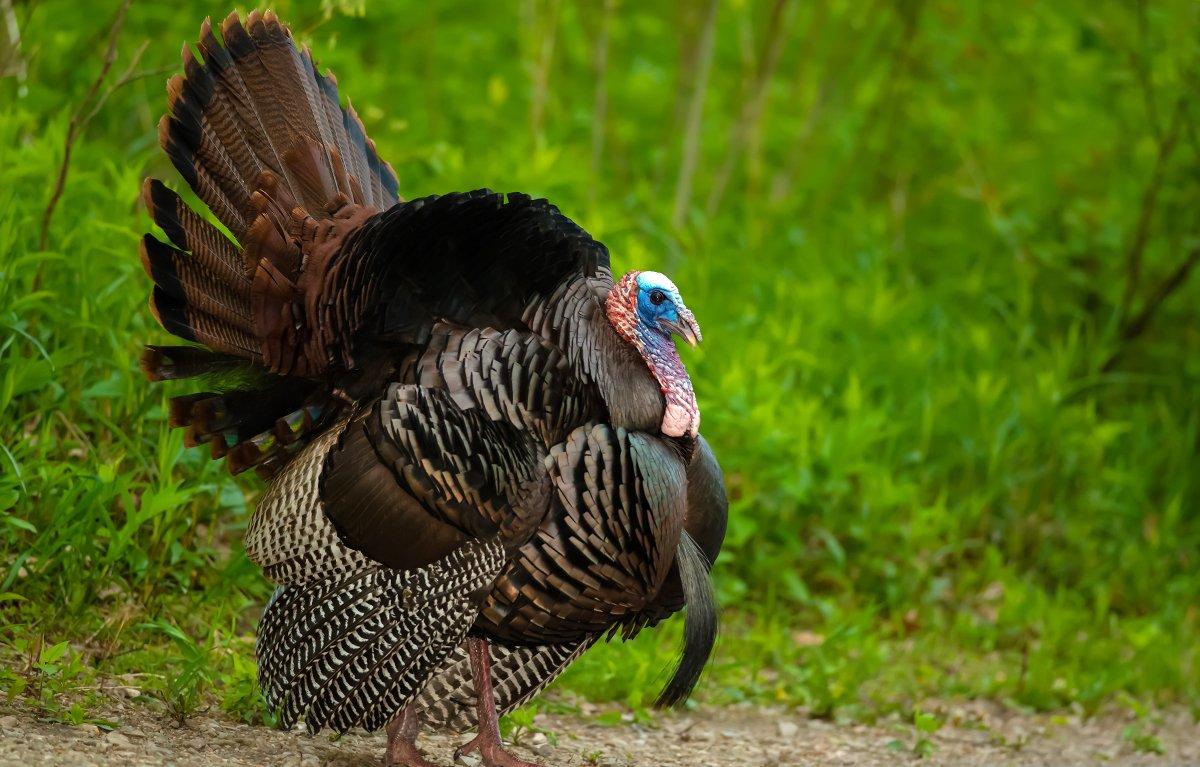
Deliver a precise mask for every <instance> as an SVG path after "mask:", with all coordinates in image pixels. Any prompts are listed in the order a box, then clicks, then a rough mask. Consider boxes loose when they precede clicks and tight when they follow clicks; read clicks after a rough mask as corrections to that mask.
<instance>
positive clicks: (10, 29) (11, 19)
mask: <svg viewBox="0 0 1200 767" xmlns="http://www.w3.org/2000/svg"><path fill="white" fill-rule="evenodd" d="M0 13H3V14H4V30H5V39H6V40H8V44H9V45H10V46H12V47H11V50H10V52H9V56H8V57H7V58H6V59H5V61H4V68H3V69H0V75H8V74H13V75H16V78H17V85H18V86H19V87H20V88H24V87H25V78H26V76H27V75H28V68H27V67H26V64H25V57H24V56H23V55H21V25H20V24H19V23H18V22H17V12H16V10H15V9H14V8H13V4H12V0H0Z"/></svg>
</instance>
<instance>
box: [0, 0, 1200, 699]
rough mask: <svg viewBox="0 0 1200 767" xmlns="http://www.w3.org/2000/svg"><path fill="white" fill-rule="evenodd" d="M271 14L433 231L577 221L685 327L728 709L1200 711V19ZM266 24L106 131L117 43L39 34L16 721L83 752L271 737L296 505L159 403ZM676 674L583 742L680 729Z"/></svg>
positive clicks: (28, 11) (3, 463)
mask: <svg viewBox="0 0 1200 767" xmlns="http://www.w3.org/2000/svg"><path fill="white" fill-rule="evenodd" d="M274 7H275V9H276V10H277V11H278V12H279V14H280V15H281V16H282V17H283V18H284V19H285V20H286V21H288V22H289V23H290V24H291V25H292V28H293V30H294V31H295V34H296V36H297V37H298V39H300V40H301V41H302V42H304V43H307V44H309V45H311V46H312V48H313V49H314V51H315V53H316V56H317V58H318V60H319V61H320V62H321V64H322V65H323V66H329V67H331V68H333V70H334V71H335V72H336V73H337V75H338V78H339V81H340V83H341V87H342V95H343V98H345V97H351V98H352V99H353V101H354V103H355V105H356V106H357V108H358V109H359V111H360V113H361V114H362V117H363V119H364V121H365V122H366V124H367V127H368V130H369V133H370V135H371V136H372V137H373V138H374V139H375V141H376V142H377V143H378V145H379V149H380V153H381V154H382V155H383V156H384V157H386V158H387V159H389V160H390V161H391V163H392V164H393V165H394V166H395V168H396V170H397V172H398V174H399V177H400V184H401V192H402V194H404V195H405V196H406V197H415V196H421V195H426V194H431V193H438V192H445V191H450V190H465V189H472V188H477V187H481V186H488V187H491V188H493V189H497V190H501V191H510V190H519V191H525V192H529V193H532V194H535V195H542V196H546V197H548V198H549V199H551V200H552V201H554V202H555V203H557V204H558V205H559V206H560V207H561V208H562V210H563V211H564V212H565V213H566V214H567V215H569V216H571V217H572V218H574V219H575V220H576V221H578V222H580V223H581V224H582V225H583V226H584V227H585V228H587V229H588V230H589V231H590V232H591V233H592V234H593V235H595V236H596V237H597V238H599V239H601V240H603V241H604V242H605V243H606V244H607V245H608V246H609V247H610V249H611V251H612V253H613V256H614V260H615V265H616V267H617V268H618V269H621V270H624V269H626V268H633V267H637V268H655V269H660V270H662V271H665V272H667V273H668V274H670V275H671V276H672V277H673V278H674V279H675V281H676V282H677V283H678V284H679V285H680V286H681V288H682V291H683V294H684V296H685V297H686V299H687V301H688V304H689V305H690V306H691V307H692V308H693V309H694V310H695V313H696V315H697V317H698V318H699V319H700V322H701V324H702V326H703V329H704V335H705V343H704V345H703V346H702V347H701V348H700V349H699V350H697V351H695V352H692V351H685V357H686V362H687V363H688V366H689V368H690V370H691V371H692V374H693V379H694V380H695V383H696V389H697V391H698V392H699V398H700V402H701V408H702V411H703V413H704V427H703V428H704V432H705V434H706V435H707V437H708V438H709V440H710V441H711V442H712V444H713V445H714V447H715V449H716V451H717V454H718V456H719V458H720V460H721V463H722V464H723V466H724V468H725V471H726V477H727V481H728V488H729V492H730V496H731V499H732V507H731V520H730V528H729V536H728V539H727V541H726V549H725V552H724V553H723V555H722V557H721V559H720V561H719V563H718V566H717V569H716V577H717V583H718V588H719V592H720V596H721V599H722V602H723V604H724V606H725V623H724V635H723V638H722V640H721V644H720V646H719V651H718V655H717V658H716V661H715V663H714V664H713V666H712V667H711V669H710V671H709V674H708V676H707V679H706V681H705V682H703V683H702V685H701V693H700V695H701V698H702V699H704V700H707V701H710V702H713V703H729V702H733V701H738V700H753V701H760V702H778V703H783V704H789V705H796V706H802V707H804V708H805V709H806V710H808V711H809V712H811V713H812V714H813V715H817V716H830V715H832V716H846V717H861V718H870V717H874V716H876V715H878V714H880V713H883V712H890V711H901V712H904V711H911V710H913V709H914V708H919V707H922V706H928V705H930V703H929V701H935V700H942V699H946V698H953V697H963V696H965V697H985V698H992V699H998V700H1002V701H1008V702H1011V703H1014V704H1017V705H1021V706H1026V707H1032V708H1036V709H1057V708H1064V707H1076V708H1079V707H1082V710H1083V711H1084V712H1091V711H1094V710H1096V709H1098V708H1100V707H1102V706H1104V705H1107V704H1112V703H1116V704H1119V705H1130V706H1143V705H1147V704H1159V705H1161V704H1169V703H1173V702H1179V701H1182V702H1184V703H1186V704H1189V705H1191V706H1192V707H1193V710H1200V702H1198V701H1200V695H1198V690H1200V668H1198V663H1200V649H1198V647H1200V644H1198V642H1197V639H1198V638H1200V632H1198V628H1200V625H1198V624H1200V616H1198V615H1197V609H1198V605H1200V520H1198V513H1197V512H1198V506H1200V322H1198V319H1200V312H1198V309H1197V304H1198V301H1200V288H1198V286H1197V284H1198V283H1200V279H1198V278H1196V276H1194V275H1191V274H1190V272H1191V270H1192V267H1193V266H1194V265H1195V264H1196V262H1197V260H1200V174H1198V173H1197V170H1198V168H1200V163H1198V160H1200V126H1198V125H1197V123H1198V122H1200V107H1198V106H1197V103H1196V97H1197V95H1198V94H1200V6H1197V4H1195V3H1194V2H1190V1H1189V0H1145V1H1144V2H1132V1H1131V2H1088V1H1085V0H1038V1H1037V2H1033V1H1032V0H1028V1H1025V2H1011V3H979V4H975V3H960V2H953V1H950V0H942V1H934V0H927V1H926V2H920V0H877V1H875V2H868V1H865V0H864V1H863V2H858V1H857V0H855V1H850V0H804V1H801V0H795V1H790V2H789V1H788V0H763V1H760V0H753V1H751V0H723V1H722V2H719V3H710V2H709V0H696V2H680V3H676V2H666V1H663V0H656V1H654V2H638V3H635V2H631V1H630V0H618V1H617V2H612V0H522V1H521V2H516V3H474V2H449V3H433V2H402V3H399V2H397V3H384V2H379V1H377V0H365V2H363V1H360V2H329V1H327V2H324V3H321V4H317V3H300V2H290V1H284V2H278V3H276V4H275V5H274ZM229 10H231V8H230V6H229V5H227V4H224V3H216V2H197V3H191V4H190V6H189V5H188V4H186V3H169V4H168V3H152V2H148V1H140V0H139V1H138V2H134V3H133V4H132V6H131V7H130V8H129V10H128V14H127V16H126V18H125V20H124V24H123V28H122V29H120V34H119V36H118V38H117V47H116V50H117V56H116V58H115V60H114V61H113V62H112V65H111V68H110V69H109V70H108V72H107V75H106V76H105V78H104V79H103V81H102V82H100V84H99V85H98V86H97V87H96V88H95V89H94V90H93V83H94V82H96V79H97V76H98V75H99V74H100V73H101V71H102V67H103V65H104V62H105V51H106V45H107V40H108V37H109V30H110V27H111V26H112V22H113V19H114V15H115V13H116V12H117V3H116V2H113V1H112V0H72V1H71V2H67V1H66V0H46V1H40V0H34V1H32V2H25V1H20V0H17V1H15V2H14V0H0V13H2V15H3V16H4V24H3V25H0V26H2V27H3V29H4V32H2V33H0V40H5V41H6V43H5V46H4V47H3V48H0V72H2V74H3V77H2V78H0V107H2V108H0V508H2V509H4V510H5V511H4V512H3V515H2V519H0V546H2V547H3V551H4V557H3V560H2V561H3V569H2V570H0V579H2V580H3V582H2V583H0V592H3V594H2V596H0V599H2V603H0V610H2V613H0V631H2V639H3V643H4V647H3V650H0V653H2V658H0V660H2V663H0V668H3V669H4V670H3V671H0V694H3V693H4V692H5V690H7V695H8V696H9V698H10V700H12V701H17V700H21V701H25V702H28V703H30V704H31V705H35V706H38V707H40V708H41V709H42V710H43V711H44V712H45V713H46V714H47V715H49V716H52V717H56V718H64V719H67V720H73V721H79V720H82V719H86V718H87V717H89V716H91V715H92V713H91V712H92V711H93V708H94V705H93V704H95V703H96V702H97V699H96V698H95V696H96V693H94V692H89V691H88V690H89V688H94V687H95V680H96V679H97V678H98V677H99V678H109V677H113V676H114V675H125V676H123V677H121V678H122V679H125V680H126V681H127V682H128V683H130V684H134V685H135V686H136V687H138V688H140V689H141V690H142V691H143V692H144V694H146V695H147V696H152V697H156V698H158V699H160V700H162V701H163V702H164V703H165V704H166V705H167V707H168V710H170V711H171V712H172V713H175V714H176V715H177V716H179V717H180V718H183V717H186V716H187V715H188V714H189V713H190V712H192V711H194V710H196V709H197V708H199V707H202V706H204V705H208V703H207V702H208V701H217V702H218V703H219V704H220V705H222V706H223V707H224V708H225V709H226V710H228V711H230V712H231V713H232V714H233V715H236V716H239V717H243V718H246V719H248V720H251V721H255V720H259V719H261V717H262V711H261V708H260V707H259V705H258V703H257V692H256V690H255V688H254V682H253V676H254V673H253V650H252V637H253V626H254V621H255V619H256V616H257V613H258V609H259V606H260V605H261V604H262V603H263V601H264V600H265V598H266V596H267V594H268V593H269V589H268V586H267V584H266V583H265V582H264V581H263V580H262V579H261V577H260V575H259V574H258V572H257V569H256V568H255V567H254V566H253V565H251V564H250V563H249V562H248V561H247V560H246V558H245V556H244V554H243V553H242V550H241V546H240V543H239V538H240V535H241V532H242V530H243V529H244V526H245V525H246V522H247V519H248V514H249V511H250V509H252V508H253V502H254V499H255V497H256V496H257V494H258V493H259V492H260V490H261V485H260V484H259V483H258V482H257V481H256V480H254V479H252V478H244V477H243V478H239V479H237V480H233V479H231V478H229V477H228V476H227V475H226V474H225V473H224V470H223V468H222V467H221V466H220V465H215V464H210V463H209V462H208V461H207V459H206V457H205V455H203V454H202V452H203V451H186V450H184V449H183V447H182V445H181V442H180V435H179V434H177V433H171V432H170V431H168V429H167V428H166V424H165V411H164V402H165V397H166V396H167V395H168V394H171V393H178V392H179V391H180V390H181V389H179V388H174V389H172V388H169V387H166V386H150V385H148V384H147V383H145V382H144V381H143V380H142V378H141V376H140V375H139V374H138V372H137V365H136V358H137V354H138V351H139V348H140V346H141V344H143V343H145V342H162V341H163V340H164V338H165V334H164V333H163V332H162V331H161V330H160V329H159V328H158V327H157V326H156V325H155V324H154V322H153V320H152V318H151V316H150V313H149V312H148V311H147V309H146V297H147V293H148V288H149V282H148V280H147V278H146V277H145V276H144V275H143V273H142V270H141V267H140V265H139V263H138V259H137V255H136V252H137V247H136V243H137V238H138V237H139V236H140V234H141V233H142V232H143V231H145V230H146V229H147V227H148V223H149V222H148V218H147V216H146V215H145V213H144V211H143V210H142V209H141V207H140V205H139V203H138V192H139V186H140V182H141V179H142V178H143V177H144V176H146V175H155V176H159V177H162V178H164V179H168V180H169V183H171V184H173V185H177V184H178V177H177V175H176V174H175V172H174V171H173V170H172V169H171V168H170V166H169V164H168V163H167V161H166V160H165V158H164V157H163V156H162V155H161V153H160V152H159V150H158V148H157V139H156V124H157V121H158V118H159V116H160V115H161V114H162V112H163V110H164V107H165V94H164V90H163V83H164V81H165V79H166V77H167V76H168V75H169V74H171V73H173V72H174V71H176V70H177V68H178V61H179V59H178V55H179V48H180V45H181V44H182V43H183V41H185V40H194V39H195V36H196V33H197V29H198V28H199V24H200V21H201V20H202V19H203V18H204V17H205V16H206V15H209V14H211V15H213V16H214V17H216V18H220V17H223V16H224V15H225V14H226V13H227V12H228V11H229ZM242 10H245V8H244V7H242ZM15 37H19V41H20V42H19V45H18V46H14V45H13V40H14V38H15ZM125 80H127V82H123V81H125ZM118 84H119V87H117V86H118ZM72 125H74V134H75V135H74V140H73V141H71V142H70V144H71V157H70V162H69V172H68V174H67V176H66V178H65V184H64V187H63V193H62V195H61V199H60V200H59V201H58V203H57V205H56V206H55V209H54V211H53V213H52V215H51V217H50V219H49V223H48V226H46V227H45V231H44V232H43V227H44V221H45V212H46V209H47V205H48V202H49V201H50V200H51V198H52V197H53V196H54V187H55V181H56V178H57V177H58V174H59V172H60V169H61V168H62V166H63V161H64V150H65V147H66V146H67V144H68V134H69V133H71V132H72ZM678 633H679V626H678V624H677V623H672V624H670V625H668V626H667V627H665V628H664V629H660V630H659V631H657V632H653V633H647V634H645V635H643V636H642V637H641V638H639V639H638V640H637V641H636V642H634V643H632V644H629V645H620V644H616V645H611V646H607V647H602V648H600V649H597V650H595V651H593V652H592V653H591V654H589V655H588V656H587V657H586V659H585V660H584V661H583V662H581V663H580V664H579V666H578V667H577V668H575V669H573V670H572V672H571V673H569V674H568V675H567V677H566V679H565V680H564V682H563V683H561V684H560V686H559V687H558V689H559V690H560V695H559V696H558V700H560V701H566V702H567V704H569V702H570V701H571V700H577V699H578V698H577V696H586V697H588V698H591V699H594V700H619V701H623V702H624V703H626V704H629V705H631V706H633V707H634V708H639V707H641V706H643V705H644V704H645V703H646V702H647V701H648V700H650V699H652V697H653V695H654V694H655V693H656V692H657V686H658V685H660V684H661V682H663V681H664V680H665V678H666V675H665V674H664V673H663V668H664V667H665V666H666V665H667V664H668V663H669V660H670V657H671V653H672V652H673V649H674V647H675V643H676V642H677V640H678ZM128 680H134V681H132V682H129V681H128ZM563 691H569V692H571V693H573V695H572V694H562V693H563ZM543 705H545V704H543Z"/></svg>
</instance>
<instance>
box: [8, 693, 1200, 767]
mask: <svg viewBox="0 0 1200 767" xmlns="http://www.w3.org/2000/svg"><path fill="white" fill-rule="evenodd" d="M104 713H105V716H108V717H110V718H111V719H112V720H113V721H115V722H119V724H120V726H119V727H117V729H115V730H112V731H111V732H107V733H106V732H103V731H101V730H100V729H99V728H97V727H96V726H94V725H81V726H74V727H72V726H69V725H64V724H56V723H52V722H44V721H39V720H37V719H36V718H35V717H34V716H32V715H31V714H30V713H29V712H27V711H20V710H0V765H56V767H73V766H74V765H87V766H88V767H91V766H93V765H114V766H115V765H155V766H156V767H157V766H161V765H196V766H197V767H200V766H203V767H213V766H216V767H224V766H225V765H255V766H256V767H259V766H262V765H279V766H280V767H318V765H336V766H337V767H367V766H368V765H371V766H374V765H378V764H380V762H381V758H382V755H383V744H384V740H383V736H382V735H381V734H378V733H376V734H372V735H368V734H358V733H355V734H350V735H347V736H346V737H343V738H341V739H340V740H337V741H334V740H332V739H331V738H330V737H329V736H328V735H320V736H317V737H310V736H308V735H306V734H303V733H300V732H280V731H277V730H271V729H267V728H264V727H250V726H247V725H243V724H238V723H235V722H231V721H229V720H226V719H221V718H219V717H216V716H211V715H205V716H200V717H197V718H195V719H193V720H191V721H189V723H188V724H187V725H186V726H183V727H176V726H175V725H173V724H172V723H170V722H168V721H167V720H166V718H165V717H164V716H163V715H162V714H160V713H156V712H155V711H154V710H153V709H151V708H150V707H148V706H146V705H141V704H127V705H124V706H120V707H114V708H113V709H112V710H111V711H106V712H104ZM945 715H947V716H948V718H949V722H950V723H948V724H947V725H946V726H944V727H942V728H941V729H940V730H939V731H937V732H936V733H933V734H931V735H929V736H928V737H929V744H928V747H927V748H926V750H927V751H928V756H927V757H926V758H924V759H922V758H919V757H918V756H916V754H915V753H914V750H913V747H914V745H916V743H917V740H918V736H917V734H916V733H915V731H914V729H913V728H912V727H911V726H908V725H905V724H901V723H900V722H899V721H892V722H886V721H885V722H881V723H879V724H876V725H871V726H867V725H856V724H833V723H830V722H824V721H818V720H812V719H807V718H804V717H803V716H801V715H799V714H796V713H794V712H786V711H775V710H764V709H752V708H729V709H706V710H701V711H695V712H689V713H685V714H673V715H662V716H659V717H657V718H656V719H655V721H654V724H653V726H650V727H645V726H642V725H640V724H635V723H632V722H623V723H621V724H619V725H617V726H601V725H598V724H596V723H595V722H594V721H589V717H583V716H557V715H539V716H538V719H537V722H536V725H537V727H538V728H540V729H543V730H545V731H546V732H548V733H550V734H551V735H550V737H547V736H546V735H545V734H544V733H537V732H535V733H533V734H531V735H526V736H525V737H522V738H521V739H520V741H519V744H518V745H517V746H515V748H514V750H515V751H516V753H517V754H518V755H520V756H523V757H525V758H530V759H536V760H538V761H540V762H541V763H542V764H544V765H546V767H576V766H577V765H578V766H583V765H607V766H608V767H628V766H629V765H663V766H664V767H683V766H684V765H687V767H706V766H708V765H721V766H722V767H724V766H725V765H730V766H731V767H732V766H733V765H738V766H739V767H742V766H748V767H767V766H771V767H777V766H778V767H782V766H783V765H895V764H913V765H916V764H920V765H926V764H928V765H989V766H990V765H1018V766H1025V765H1056V766H1059V765H1084V764H1105V765H1155V766H1156V767H1165V766H1166V765H1184V764H1188V765H1200V725H1197V723H1196V722H1194V721H1193V719H1192V717H1191V715H1190V714H1189V713H1188V712H1186V711H1183V710H1174V711H1166V712H1161V713H1159V714H1158V715H1156V716H1155V717H1153V720H1154V724H1153V725H1147V724H1145V723H1143V724H1140V725H1138V726H1139V727H1140V729H1141V731H1143V732H1149V733H1152V734H1154V735H1155V736H1156V737H1157V738H1158V739H1159V742H1160V743H1161V746H1162V748H1163V751H1164V753H1163V754H1162V755H1156V754H1153V753H1146V752H1141V751H1137V750H1135V749H1134V748H1133V746H1132V745H1131V743H1130V739H1129V738H1127V737H1126V735H1125V730H1126V728H1127V727H1129V726H1130V725H1131V724H1132V720H1131V719H1129V718H1128V717H1123V716H1120V715H1117V714H1109V715H1105V716H1101V717H1095V718H1092V719H1089V720H1086V721H1081V720H1080V719H1079V718H1078V717H1074V716H1070V715H1058V716H1055V715H1027V714H1018V713H1015V712H1012V711H1008V710H1005V709H1003V708H1000V707H998V706H994V705H989V704H965V705H959V706H953V707H947V708H946V709H945ZM627 718H628V717H627ZM591 719H593V720H594V717H592V718H591ZM461 740H463V738H462V736H446V735H425V736H424V737H423V738H422V740H421V744H422V746H423V747H424V748H425V749H426V750H427V753H428V755H429V757H430V758H432V759H434V760H435V761H438V762H440V763H441V764H445V765H449V764H451V753H452V750H453V747H454V745H455V744H456V743H458V742H460V741H461ZM552 744H553V745H552Z"/></svg>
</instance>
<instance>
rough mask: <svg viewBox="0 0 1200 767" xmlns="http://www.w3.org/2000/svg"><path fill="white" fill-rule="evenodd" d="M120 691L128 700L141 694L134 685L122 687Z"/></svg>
mask: <svg viewBox="0 0 1200 767" xmlns="http://www.w3.org/2000/svg"><path fill="white" fill-rule="evenodd" d="M121 693H122V694H123V695H124V696H125V697H126V698H129V699H130V700H132V699H134V698H136V697H137V696H139V695H141V694H142V691H141V690H139V689H138V688H136V687H122V688H121Z"/></svg>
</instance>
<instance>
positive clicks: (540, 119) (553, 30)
mask: <svg viewBox="0 0 1200 767" xmlns="http://www.w3.org/2000/svg"><path fill="white" fill-rule="evenodd" d="M560 8H561V2H560V0H550V2H549V12H548V13H547V20H546V22H545V28H543V29H542V30H541V40H540V43H541V45H540V47H539V48H538V55H537V59H536V60H535V61H534V64H533V73H532V74H533V77H532V85H533V97H532V98H531V99H530V104H529V124H530V128H531V129H532V131H533V139H534V142H535V143H536V144H539V145H540V144H541V143H542V129H543V125H544V122H545V115H546V101H547V99H548V98H549V90H550V66H551V64H553V63H554V44H555V42H556V39H557V37H558V13H559V9H560Z"/></svg>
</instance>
